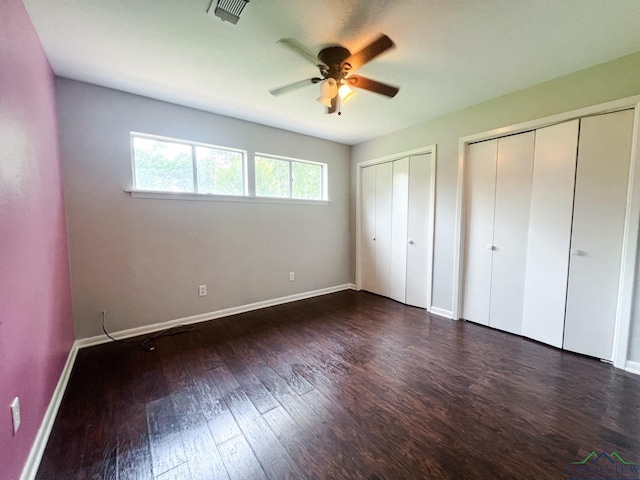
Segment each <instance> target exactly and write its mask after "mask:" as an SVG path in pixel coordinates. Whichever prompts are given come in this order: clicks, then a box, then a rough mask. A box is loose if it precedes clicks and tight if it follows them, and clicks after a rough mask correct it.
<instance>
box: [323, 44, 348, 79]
mask: <svg viewBox="0 0 640 480" xmlns="http://www.w3.org/2000/svg"><path fill="white" fill-rule="evenodd" d="M350 56H351V52H350V51H349V50H347V49H346V48H344V47H340V46H336V47H327V48H324V49H322V50H320V53H319V54H318V59H319V60H320V61H321V62H323V63H324V64H325V65H326V66H327V67H329V69H328V70H327V69H325V68H324V66H321V67H320V73H321V74H322V75H323V76H324V77H325V78H333V79H335V80H336V81H338V82H339V81H340V80H342V79H343V78H344V77H345V76H346V74H347V72H348V70H349V69H348V68H347V66H349V67H350V65H349V64H345V65H343V63H344V61H345V60H346V59H347V58H349V57H350Z"/></svg>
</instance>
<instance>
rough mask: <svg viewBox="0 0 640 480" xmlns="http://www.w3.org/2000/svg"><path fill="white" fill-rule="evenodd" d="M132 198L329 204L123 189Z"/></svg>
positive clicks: (309, 202)
mask: <svg viewBox="0 0 640 480" xmlns="http://www.w3.org/2000/svg"><path fill="white" fill-rule="evenodd" d="M124 191H125V192H126V193H128V194H130V195H131V197H132V198H153V199H157V200H189V201H206V202H241V203H281V204H286V205H330V204H331V202H330V201H329V200H305V199H303V198H282V197H257V196H248V195H216V194H214V193H191V192H165V191H156V190H137V189H133V188H132V189H125V190H124Z"/></svg>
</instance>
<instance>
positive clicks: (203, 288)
mask: <svg viewBox="0 0 640 480" xmlns="http://www.w3.org/2000/svg"><path fill="white" fill-rule="evenodd" d="M198 295H199V296H201V297H206V296H207V286H206V285H200V286H199V287H198Z"/></svg>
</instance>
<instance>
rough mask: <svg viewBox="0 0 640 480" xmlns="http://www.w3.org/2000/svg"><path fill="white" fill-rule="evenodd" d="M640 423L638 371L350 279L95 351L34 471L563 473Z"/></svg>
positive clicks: (639, 430)
mask: <svg viewBox="0 0 640 480" xmlns="http://www.w3.org/2000/svg"><path fill="white" fill-rule="evenodd" d="M639 438H640V378H639V377H635V376H633V375H631V374H628V373H625V372H623V371H621V370H617V369H614V368H613V367H611V366H610V365H606V364H604V363H601V362H599V361H596V360H593V359H589V358H584V357H581V356H578V355H574V354H570V353H567V352H562V351H560V350H556V349H554V348H550V347H546V346H544V345H540V344H537V343H534V342H531V341H528V340H526V339H523V338H520V337H517V336H513V335H509V334H505V333H501V332H498V331H494V330H491V329H489V328H485V327H481V326H478V325H474V324H471V323H466V322H454V321H451V320H446V319H442V318H439V317H435V316H433V317H430V316H429V315H428V314H427V313H426V312H425V311H424V310H421V309H417V308H412V307H407V306H405V305H401V304H399V303H396V302H394V301H391V300H388V299H384V298H381V297H377V296H375V295H372V294H368V293H365V292H354V291H346V292H340V293H336V294H332V295H326V296H322V297H317V298H313V299H309V300H303V301H300V302H295V303H290V304H286V305H282V306H277V307H272V308H268V309H264V310H260V311H255V312H250V313H246V314H242V315H236V316H233V317H228V318H224V319H219V320H214V321H211V322H208V323H202V324H198V325H196V326H195V328H194V329H193V330H192V331H191V332H189V333H187V334H184V335H179V336H173V337H166V338H162V339H159V340H158V341H157V342H156V350H155V351H153V352H146V351H144V350H143V349H142V348H140V347H139V346H137V345H129V344H113V343H111V344H105V345H100V346H96V347H92V348H87V349H83V350H81V351H80V352H79V354H78V358H77V361H76V364H75V367H74V370H73V373H72V376H71V380H70V382H69V386H68V389H67V392H66V394H65V396H64V399H63V401H62V405H61V407H60V410H59V413H58V417H57V419H56V422H55V426H54V428H53V431H52V433H51V436H50V438H49V443H48V445H47V447H46V450H45V453H44V458H43V460H42V463H41V465H40V470H39V472H38V476H37V478H38V479H83V480H84V479H92V478H104V479H116V478H118V479H127V480H128V479H146V478H157V479H162V480H168V479H262V478H270V479H305V478H310V479H351V478H361V479H370V480H374V479H405V478H406V479H420V478H429V479H440V478H443V479H476V478H477V479H516V478H531V479H534V478H535V479H544V478H553V479H563V478H564V479H566V478H568V474H569V471H568V468H570V467H568V464H569V463H570V462H576V461H581V460H583V459H585V457H586V456H587V455H588V454H589V453H590V452H591V451H595V452H596V453H601V452H606V453H608V454H610V453H612V452H614V451H615V452H618V454H619V455H620V456H621V458H623V459H624V460H625V461H627V462H632V463H636V464H637V463H640V440H639ZM637 476H638V475H636V477H628V478H637ZM624 478H627V477H624Z"/></svg>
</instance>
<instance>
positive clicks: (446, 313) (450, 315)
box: [429, 307, 453, 319]
mask: <svg viewBox="0 0 640 480" xmlns="http://www.w3.org/2000/svg"><path fill="white" fill-rule="evenodd" d="M429 313H433V314H434V315H439V316H441V317H444V318H449V319H451V318H453V312H452V311H451V310H445V309H444V308H438V307H431V308H430V309H429Z"/></svg>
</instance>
